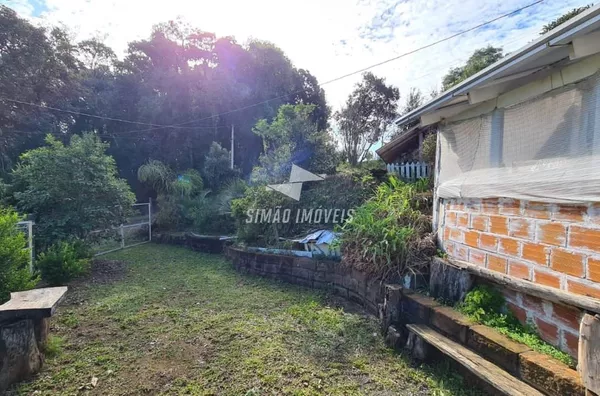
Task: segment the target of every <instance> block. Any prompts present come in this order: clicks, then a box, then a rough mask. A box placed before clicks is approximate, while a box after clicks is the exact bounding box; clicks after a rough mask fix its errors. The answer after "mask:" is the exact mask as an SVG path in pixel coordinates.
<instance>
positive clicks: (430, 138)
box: [423, 132, 437, 164]
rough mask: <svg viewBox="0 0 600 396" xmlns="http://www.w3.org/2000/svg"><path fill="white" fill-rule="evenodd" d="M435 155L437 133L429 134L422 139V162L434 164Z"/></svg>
mask: <svg viewBox="0 0 600 396" xmlns="http://www.w3.org/2000/svg"><path fill="white" fill-rule="evenodd" d="M436 155H437V133H435V132H434V133H430V134H429V135H427V136H426V137H425V139H423V160H424V161H426V162H428V163H429V164H434V163H435V156H436Z"/></svg>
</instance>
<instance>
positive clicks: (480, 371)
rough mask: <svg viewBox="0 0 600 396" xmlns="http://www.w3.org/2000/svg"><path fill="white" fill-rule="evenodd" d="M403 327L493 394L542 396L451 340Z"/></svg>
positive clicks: (429, 331)
mask: <svg viewBox="0 0 600 396" xmlns="http://www.w3.org/2000/svg"><path fill="white" fill-rule="evenodd" d="M406 328H407V329H408V330H409V331H410V332H411V333H412V334H413V335H414V336H417V337H418V338H420V339H421V340H423V341H424V342H425V343H427V344H428V345H431V346H433V347H434V348H435V349H437V350H438V351H440V352H441V353H442V354H444V355H446V356H447V357H449V358H450V359H452V360H453V361H455V362H456V363H458V364H459V365H460V366H462V367H463V368H464V369H465V370H466V371H468V372H469V373H471V374H473V375H474V376H475V377H477V379H479V380H480V381H481V382H482V383H484V384H485V385H486V388H489V389H493V390H494V393H493V394H496V395H506V396H542V395H544V394H543V393H540V392H539V391H538V390H536V389H535V388H533V387H531V386H529V385H527V384H526V383H524V382H522V381H521V380H519V379H517V378H515V377H513V376H512V375H510V374H509V373H507V372H506V371H504V370H503V369H502V368H500V367H498V366H496V365H495V364H493V363H491V362H489V361H488V360H486V359H484V358H483V357H481V356H479V355H478V354H477V353H475V352H473V351H471V350H470V349H467V348H466V347H464V346H463V345H461V344H459V343H457V342H455V341H452V340H451V339H449V338H447V337H445V336H444V335H442V334H440V333H438V332H437V331H435V330H434V329H432V328H431V327H429V326H427V325H423V324H408V325H406Z"/></svg>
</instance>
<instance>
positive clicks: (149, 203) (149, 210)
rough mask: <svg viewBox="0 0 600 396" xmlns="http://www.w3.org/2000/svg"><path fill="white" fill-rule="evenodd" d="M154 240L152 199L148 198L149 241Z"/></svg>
mask: <svg viewBox="0 0 600 396" xmlns="http://www.w3.org/2000/svg"><path fill="white" fill-rule="evenodd" d="M151 240H152V197H150V198H148V241H151Z"/></svg>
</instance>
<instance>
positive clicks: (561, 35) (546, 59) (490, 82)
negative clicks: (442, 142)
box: [395, 5, 600, 125]
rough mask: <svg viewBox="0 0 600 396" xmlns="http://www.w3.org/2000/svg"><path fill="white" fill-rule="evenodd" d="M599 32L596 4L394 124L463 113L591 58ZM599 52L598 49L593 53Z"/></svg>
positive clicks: (599, 13)
mask: <svg viewBox="0 0 600 396" xmlns="http://www.w3.org/2000/svg"><path fill="white" fill-rule="evenodd" d="M599 29H600V5H597V6H594V7H591V8H590V9H588V10H586V11H584V12H582V13H581V14H579V15H577V16H576V17H574V18H572V19H570V20H569V21H567V22H565V23H563V24H562V25H560V26H558V27H556V28H555V29H553V30H551V31H550V32H548V33H546V34H544V35H543V36H541V37H540V38H538V39H537V40H534V41H532V42H531V43H529V44H527V45H526V46H525V47H523V48H521V49H519V50H517V51H515V52H513V53H511V54H509V55H507V56H505V57H504V58H502V59H501V60H499V61H498V62H496V63H493V64H492V65H490V66H488V67H487V68H485V69H483V70H482V71H480V72H479V73H477V74H475V75H473V76H471V77H469V78H468V79H466V80H465V81H463V82H461V83H459V84H457V85H455V86H454V87H452V88H450V89H449V90H447V91H445V92H443V93H442V94H441V95H439V96H438V97H437V98H435V99H433V100H431V101H429V102H427V103H425V104H424V105H423V106H421V107H419V108H417V109H415V110H413V111H411V112H410V113H407V114H405V115H403V116H401V117H399V118H398V119H396V120H395V123H396V124H398V125H405V124H407V123H410V122H413V121H415V120H417V119H419V118H420V117H421V116H423V115H426V114H429V113H432V112H434V111H437V110H442V109H448V110H449V112H450V113H456V112H460V111H464V110H466V109H467V108H468V107H469V106H470V105H473V104H475V103H481V102H483V100H485V99H486V98H487V99H491V98H493V97H497V96H498V95H500V94H501V93H504V92H507V91H509V90H512V89H514V88H516V87H518V86H520V85H522V84H523V83H524V81H528V80H531V78H532V76H534V75H538V76H539V75H540V74H542V73H545V72H547V71H548V69H550V67H551V66H553V65H555V64H557V63H560V62H563V63H565V64H568V63H570V62H574V61H576V60H580V59H581V58H582V57H585V56H587V55H591V53H588V52H589V49H590V48H591V47H600V34H599V33H598V30H599ZM590 33H594V34H595V35H596V36H593V37H592V39H591V40H583V36H586V35H589V34H590ZM577 39H579V40H580V43H579V44H578V46H577V47H579V48H580V50H579V52H580V53H579V56H578V54H577V52H578V51H577V47H575V53H574V52H573V50H574V45H573V41H574V40H577ZM596 49H598V48H594V51H595V50H596ZM599 51H600V49H598V51H596V52H599ZM494 95H496V96H494ZM463 109H464V110H463ZM443 115H444V112H442V113H441V116H440V118H439V119H437V118H434V119H433V120H429V122H428V124H431V123H434V122H437V121H440V120H441V119H442V118H443Z"/></svg>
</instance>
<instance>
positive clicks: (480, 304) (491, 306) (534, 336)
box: [457, 285, 575, 367]
mask: <svg viewBox="0 0 600 396" xmlns="http://www.w3.org/2000/svg"><path fill="white" fill-rule="evenodd" d="M457 308H458V310H459V311H460V312H462V313H463V314H465V315H467V316H468V317H469V318H470V319H471V320H473V321H475V322H478V323H482V324H484V325H486V326H490V327H492V328H494V329H496V330H497V331H498V332H499V333H501V334H504V335H506V336H507V337H509V338H511V339H513V340H515V341H517V342H521V343H523V344H525V345H527V346H529V347H530V348H531V349H533V350H534V351H538V352H540V353H545V354H546V355H549V356H552V357H554V358H555V359H557V360H559V361H561V362H563V363H565V364H567V365H569V366H571V367H574V366H575V362H574V360H573V358H572V357H571V356H570V355H568V354H566V353H564V352H562V351H561V350H559V349H557V348H556V347H554V346H552V345H550V344H548V343H547V342H545V341H544V340H542V339H541V338H540V336H539V335H538V333H537V331H536V329H535V327H533V326H531V325H529V324H527V325H523V324H521V323H520V322H519V320H518V319H517V318H516V317H515V316H514V315H513V314H512V312H510V311H509V310H508V309H507V308H506V301H505V299H504V296H503V295H502V293H500V292H499V291H498V290H497V289H495V288H493V287H491V286H488V285H478V286H476V287H475V288H473V289H472V290H471V291H469V292H468V293H467V295H466V296H465V299H464V301H463V302H462V303H460V304H459V305H458V306H457Z"/></svg>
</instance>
